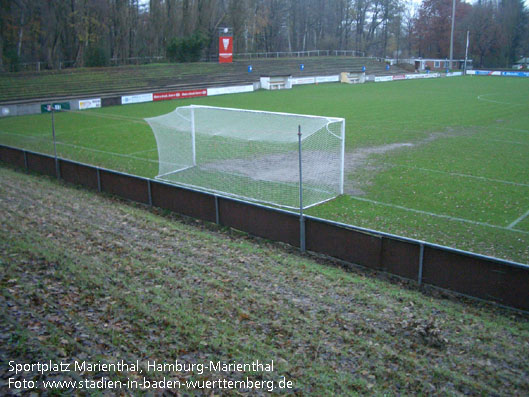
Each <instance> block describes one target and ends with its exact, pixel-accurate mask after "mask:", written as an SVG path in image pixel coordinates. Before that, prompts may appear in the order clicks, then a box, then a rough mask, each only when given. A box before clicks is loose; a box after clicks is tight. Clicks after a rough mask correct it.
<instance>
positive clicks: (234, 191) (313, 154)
mask: <svg viewBox="0 0 529 397" xmlns="http://www.w3.org/2000/svg"><path fill="white" fill-rule="evenodd" d="M146 121H147V123H148V124H149V125H150V127H151V129H152V131H153V133H154V136H155V138H156V144H157V148H158V161H159V172H158V175H157V177H156V178H157V179H161V180H164V181H166V182H171V183H175V184H178V185H182V186H187V187H192V188H195V189H198V190H203V191H207V192H212V193H216V194H222V195H226V196H231V197H236V198H240V199H243V200H248V201H256V202H262V203H267V204H272V205H276V206H279V207H285V208H292V209H296V208H299V188H300V181H299V166H298V158H299V157H298V154H299V149H298V128H301V132H302V142H301V150H302V152H303V164H302V166H303V181H302V183H301V186H302V189H303V192H302V193H303V198H304V207H305V208H307V207H310V206H313V205H316V204H319V203H321V202H324V201H327V200H330V199H332V198H334V197H336V196H338V195H340V194H343V189H344V177H345V174H344V155H345V144H344V143H345V120H344V119H343V118H336V117H322V116H312V115H300V114H291V113H279V112H265V111H258V110H245V109H232V108H221V107H213V106H198V105H190V106H181V107H178V108H176V109H175V110H174V111H173V112H171V113H168V114H165V115H162V116H158V117H152V118H148V119H146Z"/></svg>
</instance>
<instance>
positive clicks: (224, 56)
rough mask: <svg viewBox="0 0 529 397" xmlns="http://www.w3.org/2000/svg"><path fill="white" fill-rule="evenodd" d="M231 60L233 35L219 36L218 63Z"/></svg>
mask: <svg viewBox="0 0 529 397" xmlns="http://www.w3.org/2000/svg"><path fill="white" fill-rule="evenodd" d="M231 62H233V37H232V36H220V37H219V63H231Z"/></svg>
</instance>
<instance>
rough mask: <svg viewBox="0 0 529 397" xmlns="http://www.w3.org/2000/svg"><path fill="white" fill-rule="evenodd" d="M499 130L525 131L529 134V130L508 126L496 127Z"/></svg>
mask: <svg viewBox="0 0 529 397" xmlns="http://www.w3.org/2000/svg"><path fill="white" fill-rule="evenodd" d="M494 128H496V129H498V130H506V131H514V132H523V133H526V134H529V130H520V129H518V128H507V127H494Z"/></svg>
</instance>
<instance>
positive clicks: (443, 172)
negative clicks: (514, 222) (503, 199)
mask: <svg viewBox="0 0 529 397" xmlns="http://www.w3.org/2000/svg"><path fill="white" fill-rule="evenodd" d="M393 165H395V166H397V167H404V168H411V169H414V170H420V171H426V172H435V173H438V174H448V175H454V176H460V177H464V178H473V179H480V180H483V181H488V182H498V183H504V184H506V185H514V186H523V187H529V184H527V183H519V182H511V181H504V180H503V179H494V178H487V177H486V176H476V175H469V174H460V173H459V172H450V171H440V170H432V169H429V168H422V167H413V166H411V165H403V164H393Z"/></svg>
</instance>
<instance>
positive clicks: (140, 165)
mask: <svg viewBox="0 0 529 397" xmlns="http://www.w3.org/2000/svg"><path fill="white" fill-rule="evenodd" d="M528 94H529V79H521V78H502V77H497V78H496V77H477V76H474V77H458V78H451V79H431V80H413V81H397V82H392V83H383V84H364V85H354V86H350V85H345V84H323V85H318V86H299V87H295V88H293V89H292V90H283V91H274V92H269V91H258V92H254V93H248V94H236V95H224V96H217V97H204V98H194V99H189V100H175V101H166V102H156V103H144V104H135V105H127V106H117V107H108V108H102V109H94V110H87V111H82V112H71V113H57V114H56V115H55V127H56V136H57V140H58V142H59V144H58V146H57V150H58V154H59V155H60V156H61V157H65V158H71V159H75V160H78V161H81V162H86V163H90V164H97V165H100V166H104V167H107V168H112V169H117V170H120V171H124V172H128V173H133V174H137V175H142V176H147V177H154V176H155V175H156V174H157V171H158V165H157V158H158V154H157V150H156V142H155V140H154V136H153V134H152V132H151V130H150V128H149V126H148V125H147V124H146V123H145V122H144V121H143V118H144V117H152V116H156V115H161V114H164V113H167V112H170V111H172V110H174V108H175V107H177V106H183V105H188V104H191V103H193V104H200V105H213V106H224V107H233V108H245V109H259V110H268V111H280V112H290V113H301V114H315V115H322V116H335V117H344V118H345V119H346V152H347V154H346V184H345V186H346V191H347V193H348V194H346V195H343V196H340V197H338V198H337V199H335V200H332V201H331V202H328V203H325V204H323V205H320V206H317V207H314V208H311V209H310V210H309V211H308V213H309V214H311V215H315V216H320V217H324V218H328V219H333V220H336V221H339V222H344V223H350V224H353V225H357V226H362V227H368V228H372V229H376V230H381V231H385V232H390V233H394V234H399V235H404V236H408V237H412V238H417V239H422V240H425V241H429V242H433V243H438V244H443V245H449V246H454V247H456V248H460V249H465V250H470V251H473V252H477V253H481V254H486V255H492V256H497V257H501V258H506V259H510V260H515V261H519V262H523V263H528V262H529V95H528ZM294 133H296V131H294ZM0 143H3V144H7V145H13V146H18V147H24V148H26V149H29V150H34V151H39V152H45V153H53V145H52V140H51V116H50V115H49V114H44V115H34V116H24V117H8V118H3V119H0Z"/></svg>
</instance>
